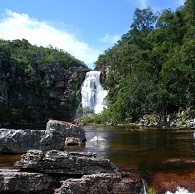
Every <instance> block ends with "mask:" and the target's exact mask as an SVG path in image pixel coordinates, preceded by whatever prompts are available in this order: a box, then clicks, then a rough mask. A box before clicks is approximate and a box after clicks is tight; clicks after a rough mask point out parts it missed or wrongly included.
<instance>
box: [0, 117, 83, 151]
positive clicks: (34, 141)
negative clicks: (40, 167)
mask: <svg viewBox="0 0 195 194" xmlns="http://www.w3.org/2000/svg"><path fill="white" fill-rule="evenodd" d="M67 137H73V138H78V139H80V141H81V142H84V141H86V137H85V131H84V129H82V128H80V127H78V126H77V125H74V124H71V123H67V122H63V121H57V120H50V121H48V123H47V126H46V130H30V129H19V130H15V129H0V145H1V146H0V153H26V152H27V150H29V149H41V150H44V151H46V150H51V149H56V150H62V149H63V148H64V145H65V139H66V138H67Z"/></svg>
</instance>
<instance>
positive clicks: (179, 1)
mask: <svg viewBox="0 0 195 194" xmlns="http://www.w3.org/2000/svg"><path fill="white" fill-rule="evenodd" d="M185 1H186V0H177V1H176V2H177V4H178V5H180V6H181V5H184V2H185Z"/></svg>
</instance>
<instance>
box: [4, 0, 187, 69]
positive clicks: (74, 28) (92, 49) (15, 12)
mask: <svg viewBox="0 0 195 194" xmlns="http://www.w3.org/2000/svg"><path fill="white" fill-rule="evenodd" d="M183 3H184V0H0V38H2V39H5V40H13V39H22V38H25V39H27V40H28V41H29V42H30V43H31V44H33V45H37V46H44V47H47V46H48V45H53V47H56V48H59V49H64V50H65V51H67V52H69V53H70V54H71V55H73V56H74V57H76V58H77V59H80V60H82V61H83V62H85V63H86V64H87V65H88V66H89V67H90V68H93V66H94V65H93V63H94V62H95V61H96V60H97V58H98V56H99V55H100V54H102V53H103V52H104V51H105V50H107V49H108V48H111V47H112V46H113V45H114V44H115V43H116V42H117V41H118V40H119V39H120V37H121V36H122V35H123V34H125V33H127V32H128V30H129V29H130V25H131V23H132V22H133V14H134V11H135V9H136V8H140V9H143V8H146V7H148V6H150V7H151V8H152V10H153V11H154V12H155V11H161V10H163V9H166V8H171V9H172V10H173V11H175V9H176V8H178V7H179V6H181V5H183Z"/></svg>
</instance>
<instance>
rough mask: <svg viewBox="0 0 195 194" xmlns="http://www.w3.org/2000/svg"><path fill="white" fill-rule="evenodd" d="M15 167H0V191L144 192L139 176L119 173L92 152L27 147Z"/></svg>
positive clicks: (133, 193)
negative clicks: (27, 149)
mask: <svg viewBox="0 0 195 194" xmlns="http://www.w3.org/2000/svg"><path fill="white" fill-rule="evenodd" d="M14 166H15V169H0V192H1V193H10V194H11V193H22V194H27V193H28V194H29V193H38V194H39V193H40V194H42V193H44V194H52V193H55V194H65V193H74V194H77V193H78V194H82V193H83V194H86V193H105V194H106V193H113V194H114V193H126V194H138V193H140V194H142V193H143V194H144V184H143V181H142V179H141V178H140V177H136V176H135V175H129V174H124V173H121V172H120V171H119V170H118V168H117V167H116V166H115V165H114V164H113V163H111V162H110V161H109V160H107V159H98V158H96V155H95V154H94V153H84V152H66V151H59V150H49V151H46V152H43V151H41V150H29V151H28V152H27V153H26V154H23V155H22V157H21V160H20V161H17V162H16V163H15V165H14Z"/></svg>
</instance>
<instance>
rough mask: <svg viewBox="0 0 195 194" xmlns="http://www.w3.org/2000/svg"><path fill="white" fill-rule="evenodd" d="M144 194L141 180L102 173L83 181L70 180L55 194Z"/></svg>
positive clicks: (87, 177) (64, 182) (83, 178)
mask: <svg viewBox="0 0 195 194" xmlns="http://www.w3.org/2000/svg"><path fill="white" fill-rule="evenodd" d="M68 193H74V194H86V193H89V194H90V193H103V194H108V193H109V194H118V193H125V194H138V193H139V194H144V185H143V182H142V180H141V179H140V178H139V179H131V178H130V177H128V179H127V178H126V179H122V177H121V175H120V174H114V173H102V174H92V175H84V176H83V177H82V178H81V179H68V180H65V181H63V184H62V186H61V187H60V188H59V189H56V190H55V194H68Z"/></svg>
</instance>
